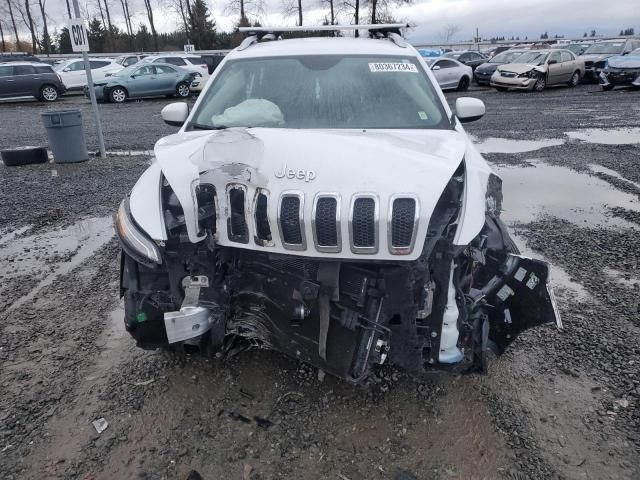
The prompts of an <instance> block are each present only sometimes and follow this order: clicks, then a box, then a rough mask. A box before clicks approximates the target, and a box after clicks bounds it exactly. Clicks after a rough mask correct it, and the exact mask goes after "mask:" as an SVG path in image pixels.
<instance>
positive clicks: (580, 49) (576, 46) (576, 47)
mask: <svg viewBox="0 0 640 480" xmlns="http://www.w3.org/2000/svg"><path fill="white" fill-rule="evenodd" d="M591 45H593V42H580V43H570V44H569V45H567V46H566V47H564V48H566V49H567V50H571V51H572V52H573V53H575V54H576V55H578V56H580V55H582V54H584V52H585V50H586V49H587V48H589V47H590V46H591Z"/></svg>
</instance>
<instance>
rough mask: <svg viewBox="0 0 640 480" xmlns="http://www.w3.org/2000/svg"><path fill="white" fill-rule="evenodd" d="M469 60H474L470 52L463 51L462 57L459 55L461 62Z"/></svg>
mask: <svg viewBox="0 0 640 480" xmlns="http://www.w3.org/2000/svg"><path fill="white" fill-rule="evenodd" d="M469 60H472V58H471V55H469V54H468V53H463V54H462V55H460V57H458V61H459V62H468V61H469Z"/></svg>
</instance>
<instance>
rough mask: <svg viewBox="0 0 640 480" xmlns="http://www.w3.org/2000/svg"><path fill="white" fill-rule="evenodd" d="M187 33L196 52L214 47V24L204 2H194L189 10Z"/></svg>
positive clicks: (198, 0)
mask: <svg viewBox="0 0 640 480" xmlns="http://www.w3.org/2000/svg"><path fill="white" fill-rule="evenodd" d="M190 13H191V15H190V16H189V31H190V35H191V38H190V39H189V40H190V41H191V43H193V44H194V45H195V47H196V49H197V50H209V49H212V48H214V47H215V38H216V22H215V20H213V18H209V17H210V16H211V12H210V11H209V7H207V4H206V3H205V1H204V0H195V1H194V2H193V5H192V6H191V10H190Z"/></svg>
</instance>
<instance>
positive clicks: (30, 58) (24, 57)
mask: <svg viewBox="0 0 640 480" xmlns="http://www.w3.org/2000/svg"><path fill="white" fill-rule="evenodd" d="M7 62H36V63H40V59H39V58H38V57H36V56H35V55H32V54H30V53H22V52H5V53H0V63H7Z"/></svg>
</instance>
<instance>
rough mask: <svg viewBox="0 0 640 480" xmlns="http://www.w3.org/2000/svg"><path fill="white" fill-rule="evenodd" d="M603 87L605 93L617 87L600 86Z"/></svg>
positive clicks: (610, 85)
mask: <svg viewBox="0 0 640 480" xmlns="http://www.w3.org/2000/svg"><path fill="white" fill-rule="evenodd" d="M600 86H601V87H602V90H604V91H605V92H610V91H611V90H613V89H614V88H615V85H612V84H609V85H600Z"/></svg>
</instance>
